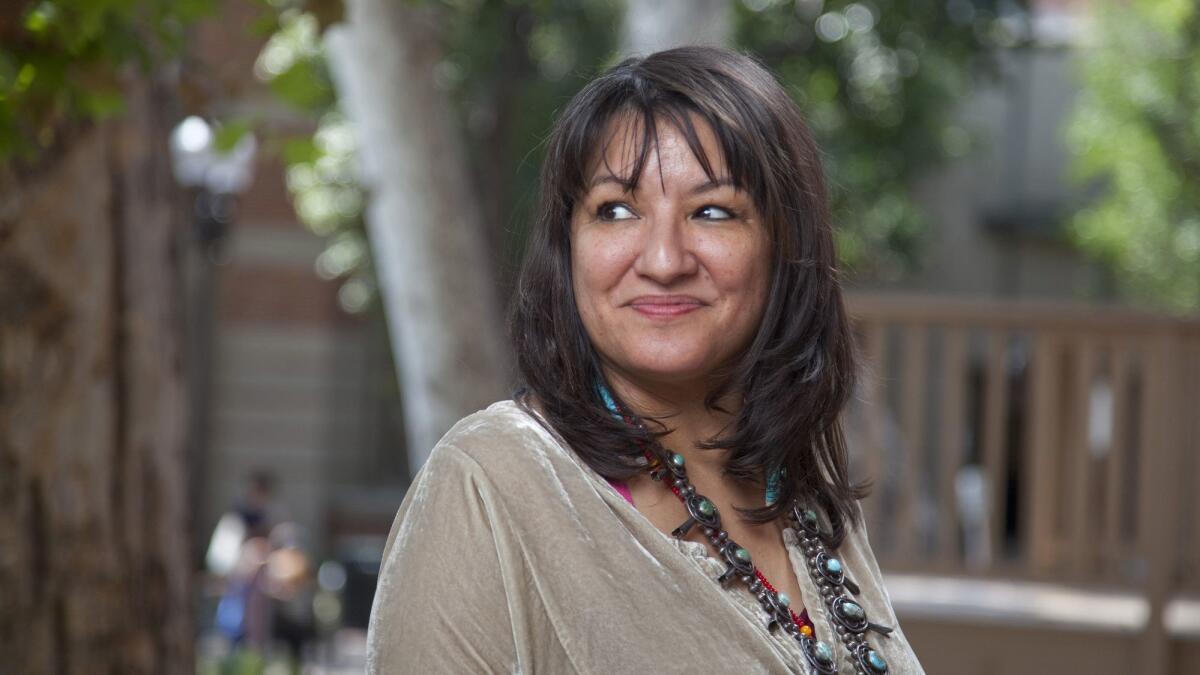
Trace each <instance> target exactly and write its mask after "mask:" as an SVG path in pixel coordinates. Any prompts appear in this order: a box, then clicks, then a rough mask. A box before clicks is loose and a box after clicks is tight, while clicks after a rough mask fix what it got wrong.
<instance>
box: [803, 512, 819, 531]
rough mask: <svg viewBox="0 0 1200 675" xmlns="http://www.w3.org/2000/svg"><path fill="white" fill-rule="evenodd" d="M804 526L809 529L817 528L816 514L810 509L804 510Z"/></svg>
mask: <svg viewBox="0 0 1200 675" xmlns="http://www.w3.org/2000/svg"><path fill="white" fill-rule="evenodd" d="M804 524H805V525H808V526H809V527H816V526H817V512H816V511H813V510H812V509H805V511H804Z"/></svg>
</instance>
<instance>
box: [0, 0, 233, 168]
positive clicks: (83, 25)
mask: <svg viewBox="0 0 1200 675" xmlns="http://www.w3.org/2000/svg"><path fill="white" fill-rule="evenodd" d="M213 6H214V5H213V0H41V1H40V2H32V3H29V4H28V5H27V6H26V8H25V11H24V14H22V15H21V17H20V21H19V24H18V26H19V27H18V28H16V29H15V31H16V34H15V35H12V36H8V35H6V36H5V39H4V40H3V41H2V42H0V163H3V162H6V161H10V160H12V159H22V160H26V161H29V160H33V159H34V158H36V157H37V155H38V154H40V153H41V152H43V151H44V150H45V149H47V148H48V147H50V146H51V145H52V144H53V143H54V141H55V139H56V138H57V137H58V135H59V131H60V128H61V127H63V126H64V125H69V124H72V123H79V122H86V121H88V120H96V119H103V118H106V117H110V116H112V115H116V114H119V113H120V112H121V111H122V110H123V107H124V103H123V101H122V100H121V90H120V86H119V84H118V80H117V77H118V73H119V72H120V71H121V69H122V68H124V67H126V66H127V65H133V66H136V67H142V68H149V67H150V66H151V64H152V63H153V62H154V61H156V60H161V59H164V58H170V57H171V56H172V55H174V54H175V53H176V52H177V50H178V48H179V45H180V43H181V41H182V36H183V32H184V30H185V29H186V28H187V26H188V24H190V23H191V22H193V21H195V20H196V19H199V18H201V17H203V16H207V15H208V14H210V13H211V12H212V9H213Z"/></svg>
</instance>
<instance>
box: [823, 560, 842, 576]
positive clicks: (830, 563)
mask: <svg viewBox="0 0 1200 675" xmlns="http://www.w3.org/2000/svg"><path fill="white" fill-rule="evenodd" d="M825 571H826V572H828V573H830V574H832V575H834V576H837V575H839V574H841V573H842V561H841V560H838V559H837V558H826V559H825Z"/></svg>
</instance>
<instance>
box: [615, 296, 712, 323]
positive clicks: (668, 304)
mask: <svg viewBox="0 0 1200 675" xmlns="http://www.w3.org/2000/svg"><path fill="white" fill-rule="evenodd" d="M705 304H706V303H705V302H703V301H702V300H700V299H699V298H695V297H693V296H690V295H644V296H641V297H639V298H634V299H633V300H632V301H631V302H630V303H629V306H630V307H632V308H633V309H634V310H635V311H636V312H638V313H639V314H643V315H645V316H649V317H661V318H670V317H675V316H682V315H684V314H687V313H688V312H692V311H695V310H697V309H700V308H701V307H703V306H704V305H705Z"/></svg>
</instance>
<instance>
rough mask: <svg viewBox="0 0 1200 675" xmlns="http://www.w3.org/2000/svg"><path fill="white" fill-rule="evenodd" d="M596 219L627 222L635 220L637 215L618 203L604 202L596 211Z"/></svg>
mask: <svg viewBox="0 0 1200 675" xmlns="http://www.w3.org/2000/svg"><path fill="white" fill-rule="evenodd" d="M596 217H597V218H599V219H600V220H629V219H631V218H637V215H636V214H635V213H634V212H633V211H631V210H630V209H629V207H628V206H626V205H624V204H622V203H620V202H605V203H603V204H601V205H600V207H599V208H597V209H596Z"/></svg>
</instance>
